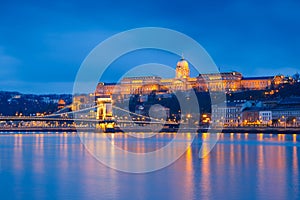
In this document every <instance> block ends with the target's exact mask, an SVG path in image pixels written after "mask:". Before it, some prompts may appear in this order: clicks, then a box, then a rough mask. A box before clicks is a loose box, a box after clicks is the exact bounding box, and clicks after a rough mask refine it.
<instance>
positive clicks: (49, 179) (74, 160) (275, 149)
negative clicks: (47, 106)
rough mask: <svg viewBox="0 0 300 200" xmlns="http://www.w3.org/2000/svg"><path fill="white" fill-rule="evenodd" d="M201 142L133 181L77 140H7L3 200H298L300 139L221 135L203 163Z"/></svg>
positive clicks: (2, 156) (3, 143)
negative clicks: (176, 158)
mask: <svg viewBox="0 0 300 200" xmlns="http://www.w3.org/2000/svg"><path fill="white" fill-rule="evenodd" d="M108 137H111V138H113V139H114V142H115V143H116V144H118V145H119V146H120V147H124V145H125V146H126V145H129V146H130V148H131V151H136V152H139V151H142V152H145V151H147V149H153V148H154V147H160V146H161V144H164V143H167V142H169V141H170V134H159V135H157V136H155V137H154V139H153V140H146V142H143V143H141V144H131V143H133V142H136V141H134V140H129V139H128V138H127V137H124V134H123V135H122V134H121V133H117V134H109V136H108ZM203 137H209V135H205V134H203V135H202V134H199V135H198V136H197V137H196V138H195V140H194V142H193V144H192V146H191V148H189V149H188V150H187V151H186V152H185V153H184V154H183V155H182V156H181V157H180V158H179V159H178V160H177V161H176V162H175V163H173V164H171V165H169V166H168V167H165V168H163V169H160V170H157V171H154V172H150V173H144V174H130V173H125V172H119V171H116V170H114V169H111V168H109V167H107V166H105V165H103V164H102V163H100V162H99V161H97V159H95V158H94V157H93V156H92V155H91V154H90V153H89V152H88V151H87V150H86V148H85V146H84V145H83V144H82V143H81V140H80V138H79V137H78V135H77V134H76V133H45V134H38V133H27V134H2V135H0V191H1V200H6V199H10V200H11V199H72V200H76V199H187V200H189V199H300V174H299V173H300V170H299V159H300V153H299V152H300V149H299V147H300V146H299V145H300V142H299V141H298V140H300V135H299V136H297V135H284V134H279V135H275V134H273V135H272V134H221V136H220V140H219V141H218V143H217V144H216V145H215V147H214V148H213V150H212V151H211V153H210V154H209V156H207V157H205V158H203V159H199V157H198V153H199V150H200V147H201V144H202V140H203ZM107 156H110V155H107ZM139 164H140V163H139Z"/></svg>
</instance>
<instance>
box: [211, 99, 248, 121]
mask: <svg viewBox="0 0 300 200" xmlns="http://www.w3.org/2000/svg"><path fill="white" fill-rule="evenodd" d="M225 105H226V106H225ZM225 105H224V106H220V105H212V116H214V119H212V120H213V121H212V122H213V123H216V124H219V123H223V125H224V126H230V127H237V126H240V125H241V123H242V120H241V109H242V105H243V104H242V103H235V102H228V103H226V104H225Z"/></svg>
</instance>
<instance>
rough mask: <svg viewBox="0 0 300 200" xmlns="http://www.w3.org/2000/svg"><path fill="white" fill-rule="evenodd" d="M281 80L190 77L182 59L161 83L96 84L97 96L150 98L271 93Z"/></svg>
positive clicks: (147, 78)
mask: <svg viewBox="0 0 300 200" xmlns="http://www.w3.org/2000/svg"><path fill="white" fill-rule="evenodd" d="M283 80H284V76H282V75H278V76H261V77H243V75H242V74H241V73H239V72H224V73H215V74H199V75H198V76H197V77H190V68H189V63H188V61H187V60H185V59H184V58H181V59H180V60H179V61H178V62H177V65H176V75H175V77H174V78H170V79H164V78H162V77H159V76H140V77H124V78H123V79H122V80H121V81H120V83H99V84H98V85H97V88H96V91H95V94H96V95H113V94H117V95H122V96H128V95H131V94H149V93H151V92H152V91H157V92H166V93H171V92H173V91H187V90H190V89H195V90H196V91H198V92H201V91H203V92H207V91H208V90H210V91H226V92H236V91H241V90H264V89H271V87H272V86H273V87H276V86H278V85H279V84H281V83H282V82H283Z"/></svg>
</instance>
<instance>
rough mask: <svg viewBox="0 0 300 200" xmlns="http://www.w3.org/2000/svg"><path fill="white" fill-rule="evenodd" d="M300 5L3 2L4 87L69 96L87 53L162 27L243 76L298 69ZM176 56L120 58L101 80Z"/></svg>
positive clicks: (239, 0)
mask: <svg viewBox="0 0 300 200" xmlns="http://www.w3.org/2000/svg"><path fill="white" fill-rule="evenodd" d="M299 11H300V1H299V0H286V1H277V0H270V1H269V0H266V1H256V0H245V1H244V0H236V1H229V0H227V1H190V0H185V1H162V0H160V1H155V0H150V1H148V0H146V1H145V0H143V1H88V0H87V1H76V0H72V1H70V0H64V1H58V0H53V1H46V0H41V1H24V0H19V1H18V0H17V1H13V0H12V1H1V3H0V17H1V20H0V67H1V70H0V90H8V91H20V92H26V93H71V92H72V87H73V81H74V79H75V76H76V73H77V70H78V69H79V67H80V65H81V63H82V61H83V60H84V59H85V57H86V56H87V55H88V53H89V52H90V51H91V50H92V49H93V48H94V47H95V46H96V45H98V44H99V43H100V42H101V41H103V40H105V39H107V38H108V37H110V36H112V35H114V34H117V33H119V32H121V31H125V30H128V29H132V28H138V27H148V26H155V27H165V28H170V29H174V30H177V31H180V32H182V33H184V34H186V35H188V36H190V37H192V38H194V39H195V40H196V41H197V42H199V43H200V44H201V45H202V46H203V47H204V48H205V49H206V51H207V52H208V53H209V54H210V56H211V57H212V58H213V60H214V61H215V63H216V64H217V65H218V66H219V67H220V69H221V71H239V72H241V73H243V74H244V75H245V76H260V75H276V74H284V75H293V74H295V73H296V72H300V12H299ZM178 59H179V58H177V57H176V56H171V55H168V54H166V53H157V52H151V51H149V52H145V54H143V53H141V52H140V53H136V54H133V55H128V58H127V59H123V61H122V59H120V60H119V61H116V63H114V67H112V69H111V70H109V71H108V72H107V73H106V77H105V79H104V81H110V82H115V81H117V80H118V77H120V76H121V75H122V74H121V73H124V72H126V70H128V69H129V68H130V66H132V65H138V64H143V63H149V62H158V63H163V64H166V65H168V66H171V67H175V65H176V62H177V60H178Z"/></svg>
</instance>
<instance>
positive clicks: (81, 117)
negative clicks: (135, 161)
mask: <svg viewBox="0 0 300 200" xmlns="http://www.w3.org/2000/svg"><path fill="white" fill-rule="evenodd" d="M113 111H114V113H115V115H113ZM137 119H140V120H137ZM149 125H151V126H160V127H165V128H173V129H174V128H176V127H178V126H179V123H178V122H175V121H166V119H158V118H154V117H151V116H145V115H142V114H138V113H134V112H131V111H129V110H127V109H124V108H120V107H117V106H115V105H112V102H111V100H110V101H109V100H107V99H106V100H105V101H98V102H97V104H96V105H94V106H90V107H87V108H83V109H79V110H75V111H67V112H62V110H60V111H58V112H57V113H53V114H49V115H44V116H0V131H14V130H17V131H18V130H19V131H32V130H34V131H35V130H36V131H76V130H102V131H115V130H116V129H120V128H121V129H124V128H126V129H127V130H130V129H137V128H140V129H142V130H143V129H144V128H143V127H144V126H149Z"/></svg>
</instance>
